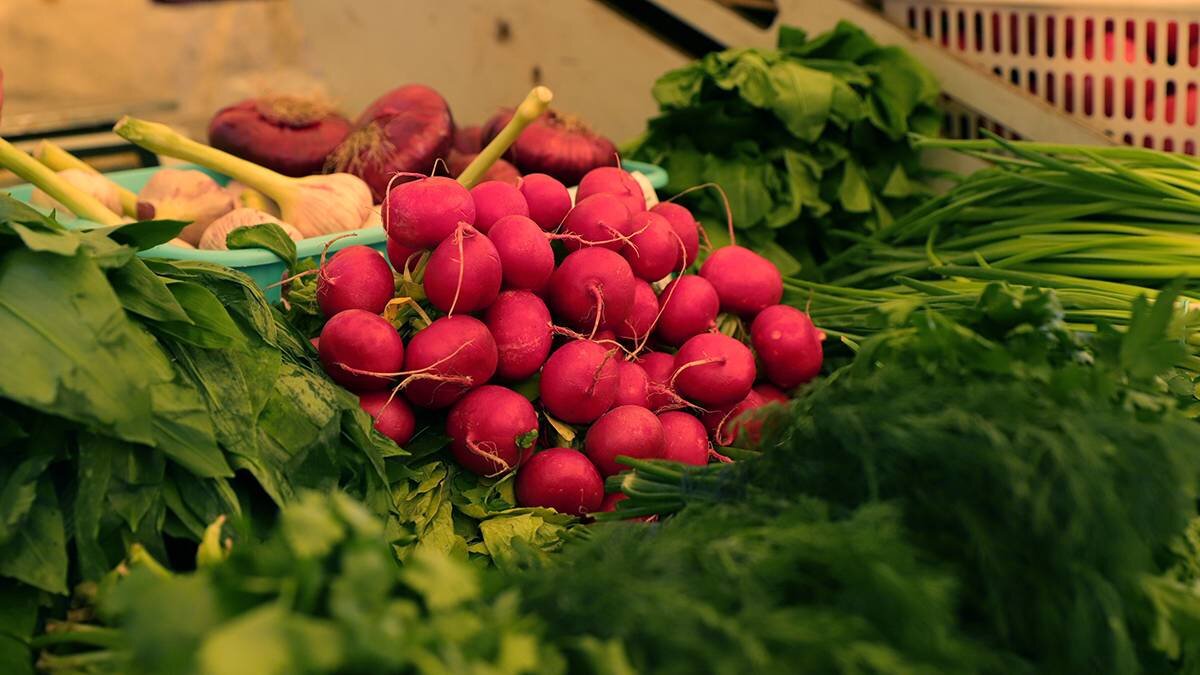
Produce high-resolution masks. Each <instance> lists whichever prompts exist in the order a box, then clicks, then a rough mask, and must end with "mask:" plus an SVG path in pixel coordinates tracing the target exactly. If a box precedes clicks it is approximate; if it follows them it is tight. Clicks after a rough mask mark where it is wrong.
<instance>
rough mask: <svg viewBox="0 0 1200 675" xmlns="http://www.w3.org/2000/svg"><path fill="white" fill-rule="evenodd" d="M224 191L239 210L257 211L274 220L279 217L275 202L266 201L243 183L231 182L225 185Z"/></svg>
mask: <svg viewBox="0 0 1200 675" xmlns="http://www.w3.org/2000/svg"><path fill="white" fill-rule="evenodd" d="M225 191H226V192H228V193H229V196H230V197H233V201H234V202H236V203H237V205H238V207H239V208H240V207H243V206H244V207H246V208H248V209H258V210H259V211H264V212H266V213H269V214H271V215H273V216H275V217H276V218H278V217H279V207H278V206H276V205H275V202H273V201H271V200H270V199H267V197H266V195H264V194H263V193H261V192H259V191H258V190H255V189H254V188H252V187H247V186H246V184H245V183H240V182H238V181H236V180H231V181H229V182H228V183H226V184H225Z"/></svg>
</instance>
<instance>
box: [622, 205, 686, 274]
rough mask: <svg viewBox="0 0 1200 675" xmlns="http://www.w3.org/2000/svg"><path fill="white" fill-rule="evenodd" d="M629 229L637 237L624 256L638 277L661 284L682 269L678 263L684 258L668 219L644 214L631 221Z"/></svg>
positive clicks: (626, 248)
mask: <svg viewBox="0 0 1200 675" xmlns="http://www.w3.org/2000/svg"><path fill="white" fill-rule="evenodd" d="M629 229H630V230H631V231H632V232H633V234H632V236H630V237H629V245H628V246H626V247H625V248H624V249H622V250H621V254H622V255H624V256H625V259H626V260H628V261H629V266H630V267H632V268H633V273H634V275H636V276H637V278H639V279H645V280H646V281H658V280H659V279H662V278H663V277H665V276H667V275H668V274H670V273H671V272H672V271H676V270H678V269H679V268H678V267H676V264H675V263H676V261H678V260H679V257H680V255H681V249H680V247H679V240H678V238H677V237H676V236H675V230H673V229H671V224H670V223H668V222H667V219H666V218H663V217H662V216H660V215H658V214H657V213H650V212H649V211H641V212H638V213H635V214H633V217H632V218H630V219H629Z"/></svg>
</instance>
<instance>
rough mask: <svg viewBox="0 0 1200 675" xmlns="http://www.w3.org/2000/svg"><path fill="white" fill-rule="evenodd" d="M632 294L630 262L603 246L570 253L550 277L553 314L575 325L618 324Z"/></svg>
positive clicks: (594, 327) (621, 321) (625, 315)
mask: <svg viewBox="0 0 1200 675" xmlns="http://www.w3.org/2000/svg"><path fill="white" fill-rule="evenodd" d="M633 293H634V279H633V270H631V269H630V268H629V263H628V262H626V261H625V259H624V258H622V257H621V256H620V255H619V254H617V253H614V252H612V251H610V250H608V249H605V248H584V249H580V250H578V251H575V252H574V253H571V254H569V255H568V256H567V257H566V258H564V259H563V261H562V264H560V265H559V266H558V269H556V270H554V274H553V275H551V277H550V307H551V309H552V310H554V315H555V316H557V317H558V318H559V319H560V320H562V321H566V322H567V323H569V324H571V325H572V326H574V327H576V328H589V329H592V330H598V329H599V327H600V326H608V327H614V326H620V325H621V324H622V323H623V322H624V321H625V319H626V317H628V316H629V311H630V309H631V308H632V307H633Z"/></svg>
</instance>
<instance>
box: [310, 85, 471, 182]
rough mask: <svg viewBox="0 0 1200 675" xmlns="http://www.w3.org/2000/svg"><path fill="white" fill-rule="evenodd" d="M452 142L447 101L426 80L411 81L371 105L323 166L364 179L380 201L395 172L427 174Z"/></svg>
mask: <svg viewBox="0 0 1200 675" xmlns="http://www.w3.org/2000/svg"><path fill="white" fill-rule="evenodd" d="M453 140H454V118H453V117H451V115H450V106H448V105H447V104H446V100H445V99H443V98H442V97H441V95H440V94H438V93H437V92H436V91H434V90H433V89H431V88H429V87H426V86H425V85H423V84H409V85H405V86H403V87H399V88H397V89H393V90H392V91H389V92H388V93H386V94H384V95H383V96H381V97H379V98H378V99H376V100H375V102H374V103H372V104H371V105H369V106H367V109H366V110H364V111H363V113H362V114H361V115H359V117H358V119H357V120H355V122H354V131H352V132H351V133H350V135H349V136H347V137H346V140H345V141H343V142H342V144H341V145H339V146H338V147H337V149H336V150H334V151H333V154H331V155H330V156H329V160H328V161H327V162H326V163H325V170H326V171H328V172H333V171H345V172H347V173H352V174H354V175H356V176H358V177H359V178H362V179H363V180H364V181H366V182H367V185H369V186H371V194H372V196H373V197H374V198H375V201H376V202H380V201H382V200H383V196H384V194H386V193H387V188H388V182H389V181H390V180H391V179H392V176H393V175H394V174H395V173H397V172H415V173H421V174H426V175H428V174H429V173H431V172H432V170H433V163H434V161H435V160H436V159H437V158H439V157H445V156H446V153H447V152H448V151H449V150H450V146H451V144H452V143H453Z"/></svg>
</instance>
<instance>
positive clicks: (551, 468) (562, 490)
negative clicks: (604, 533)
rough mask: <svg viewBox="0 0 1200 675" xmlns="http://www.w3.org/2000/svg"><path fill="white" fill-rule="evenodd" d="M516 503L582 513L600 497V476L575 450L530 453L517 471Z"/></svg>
mask: <svg viewBox="0 0 1200 675" xmlns="http://www.w3.org/2000/svg"><path fill="white" fill-rule="evenodd" d="M516 493H517V503H518V504H520V505H521V506H526V507H531V506H540V507H542V508H546V509H554V510H555V511H558V512H559V513H569V514H571V515H573V516H582V515H585V514H588V513H594V512H595V511H596V509H598V508H600V503H601V501H602V500H603V499H604V479H602V478H601V477H600V474H599V472H597V471H596V467H595V466H593V465H592V463H591V462H590V461H588V458H587V457H585V456H584V454H583V453H582V452H579V451H578V450H572V449H570V448H550V449H549V450H543V451H541V452H539V453H536V454H534V455H533V456H532V457H530V458H529V460H528V461H526V462H525V464H524V466H522V467H521V470H520V471H518V472H517V485H516Z"/></svg>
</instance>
